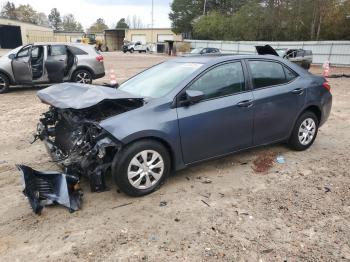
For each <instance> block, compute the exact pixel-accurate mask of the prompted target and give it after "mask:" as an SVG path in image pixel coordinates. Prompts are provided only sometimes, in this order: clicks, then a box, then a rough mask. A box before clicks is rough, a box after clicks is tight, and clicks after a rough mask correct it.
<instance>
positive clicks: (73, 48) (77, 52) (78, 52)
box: [68, 46, 88, 55]
mask: <svg viewBox="0 0 350 262" xmlns="http://www.w3.org/2000/svg"><path fill="white" fill-rule="evenodd" d="M68 49H69V51H71V52H72V54H73V55H87V54H88V53H87V52H85V51H84V50H82V49H80V48H78V47H76V46H68Z"/></svg>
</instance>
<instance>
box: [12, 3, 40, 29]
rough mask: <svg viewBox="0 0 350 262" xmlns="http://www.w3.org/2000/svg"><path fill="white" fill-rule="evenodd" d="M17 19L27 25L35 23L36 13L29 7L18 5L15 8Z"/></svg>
mask: <svg viewBox="0 0 350 262" xmlns="http://www.w3.org/2000/svg"><path fill="white" fill-rule="evenodd" d="M16 14H17V19H18V20H20V21H22V22H27V23H33V24H36V23H37V12H36V11H35V10H34V9H33V7H32V6H31V5H28V4H27V5H19V6H18V7H17V8H16Z"/></svg>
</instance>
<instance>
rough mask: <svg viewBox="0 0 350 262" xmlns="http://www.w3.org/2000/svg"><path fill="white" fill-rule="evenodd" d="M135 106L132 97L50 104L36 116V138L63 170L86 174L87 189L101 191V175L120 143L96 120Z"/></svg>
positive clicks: (107, 167) (108, 166) (107, 169)
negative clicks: (74, 105)
mask: <svg viewBox="0 0 350 262" xmlns="http://www.w3.org/2000/svg"><path fill="white" fill-rule="evenodd" d="M138 106H140V104H139V103H135V102H134V101H132V100H121V101H104V102H101V103H100V104H98V105H96V106H93V107H91V108H88V109H80V110H74V109H58V108H55V107H50V110H49V111H48V112H46V113H44V114H43V117H42V118H41V119H40V122H39V124H38V130H37V138H39V139H40V140H42V141H44V142H45V144H46V146H47V148H48V150H49V152H50V154H51V156H52V159H53V161H54V162H56V163H57V164H59V165H60V166H62V167H63V169H64V172H65V173H66V174H70V175H73V176H77V177H79V178H80V176H81V175H86V176H87V177H88V178H89V179H90V188H91V191H92V192H101V191H104V190H106V186H105V178H104V177H105V174H106V173H107V172H108V171H109V170H110V168H111V165H112V161H113V158H114V156H115V154H116V153H117V151H118V150H119V149H120V147H121V144H120V142H118V141H117V140H116V139H115V138H114V137H112V136H111V135H110V134H108V133H107V132H106V131H105V130H104V129H102V128H101V127H100V126H99V124H98V123H99V122H100V121H101V120H103V119H106V118H108V117H111V116H114V115H118V114H121V113H123V112H126V111H129V110H132V109H134V108H135V107H138Z"/></svg>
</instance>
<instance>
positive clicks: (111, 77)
mask: <svg viewBox="0 0 350 262" xmlns="http://www.w3.org/2000/svg"><path fill="white" fill-rule="evenodd" d="M109 83H110V85H111V86H114V85H116V84H117V77H116V75H115V72H114V69H111V71H110V73H109Z"/></svg>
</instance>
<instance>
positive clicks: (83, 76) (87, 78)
mask: <svg viewBox="0 0 350 262" xmlns="http://www.w3.org/2000/svg"><path fill="white" fill-rule="evenodd" d="M72 81H73V82H76V83H81V84H91V83H92V74H91V73H90V72H89V71H88V70H85V69H79V70H77V71H76V72H75V73H74V74H73V77H72Z"/></svg>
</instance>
